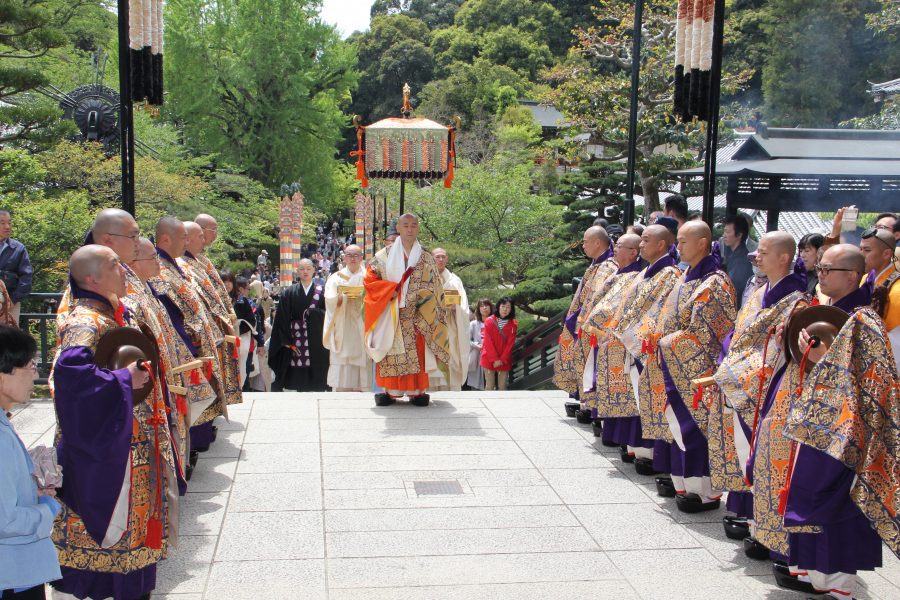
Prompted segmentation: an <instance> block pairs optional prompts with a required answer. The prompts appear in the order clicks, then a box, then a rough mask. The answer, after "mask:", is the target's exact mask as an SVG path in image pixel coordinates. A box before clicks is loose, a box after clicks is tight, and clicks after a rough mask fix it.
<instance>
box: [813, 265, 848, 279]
mask: <svg viewBox="0 0 900 600" xmlns="http://www.w3.org/2000/svg"><path fill="white" fill-rule="evenodd" d="M832 271H844V272H846V273H856V272H857V271H856V269H839V268H837V267H832V266H831V265H816V273H819V274H821V275H825V276H826V277H827V276H828V274H829V273H831V272H832Z"/></svg>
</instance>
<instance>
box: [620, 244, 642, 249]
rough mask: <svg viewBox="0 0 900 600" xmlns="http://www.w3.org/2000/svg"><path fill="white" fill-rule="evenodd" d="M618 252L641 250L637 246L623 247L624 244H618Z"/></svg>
mask: <svg viewBox="0 0 900 600" xmlns="http://www.w3.org/2000/svg"><path fill="white" fill-rule="evenodd" d="M616 250H640V248H638V247H636V246H623V245H622V244H616Z"/></svg>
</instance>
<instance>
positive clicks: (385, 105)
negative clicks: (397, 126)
mask: <svg viewBox="0 0 900 600" xmlns="http://www.w3.org/2000/svg"><path fill="white" fill-rule="evenodd" d="M428 36H429V30H428V26H427V25H426V24H425V23H424V22H423V21H420V20H419V19H416V18H413V17H409V16H406V15H405V14H394V15H390V16H376V17H373V18H372V23H371V26H370V28H369V30H368V31H366V32H365V33H361V34H354V35H353V36H352V37H351V38H350V41H351V42H353V43H355V44H356V47H357V50H358V54H359V67H358V68H359V72H360V81H359V90H358V91H357V93H356V94H355V95H354V100H353V105H352V106H351V110H352V112H353V113H354V114H358V115H360V116H361V117H362V119H363V123H371V122H373V121H377V120H378V119H383V118H385V117H396V116H399V113H400V108H401V105H402V104H403V96H402V90H403V84H404V83H409V85H410V87H411V88H412V90H413V93H414V94H417V93H419V92H420V91H421V90H422V88H424V87H425V84H427V83H428V82H430V81H431V79H432V77H433V73H434V55H433V54H432V51H431V48H430V47H429V46H428Z"/></svg>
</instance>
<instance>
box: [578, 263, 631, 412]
mask: <svg viewBox="0 0 900 600" xmlns="http://www.w3.org/2000/svg"><path fill="white" fill-rule="evenodd" d="M639 276H640V271H633V272H630V273H621V274H616V275H613V276H612V277H610V278H609V279H608V280H607V283H606V284H605V285H604V289H605V291H604V292H602V297H600V298H599V299H598V301H597V302H596V303H595V304H594V307H593V310H592V311H591V314H590V316H589V317H588V319H587V324H586V326H585V328H584V329H585V332H586V333H588V334H589V336H588V340H589V348H590V349H591V350H593V349H596V350H595V352H590V353H589V356H588V360H587V361H586V363H585V372H587V371H588V369H589V368H591V369H592V370H593V372H594V377H595V378H596V385H595V387H594V389H593V390H592V391H585V392H583V394H582V399H583V400H584V402H585V404H586V405H587V407H588V408H591V409H596V410H597V415H598V416H599V417H602V418H623V417H637V416H639V415H640V413H639V412H638V407H637V402H636V400H635V394H634V389H633V386H632V383H631V377H630V361H628V357H627V352H626V351H625V346H623V345H622V342H621V341H619V339H618V338H616V337H615V336H614V335H612V333H611V324H612V323H613V321H614V320H615V318H616V314H617V313H619V312H620V311H621V310H622V308H623V307H624V305H625V304H626V303H627V302H628V298H627V296H625V292H626V291H627V290H628V289H629V288H631V287H632V286H633V285H634V283H635V281H636V280H637V278H638V277H639ZM598 296H599V294H598ZM595 353H596V360H594V354H595ZM586 378H587V375H586V376H585V379H586ZM585 388H587V386H585Z"/></svg>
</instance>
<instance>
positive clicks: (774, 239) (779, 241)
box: [760, 231, 797, 257]
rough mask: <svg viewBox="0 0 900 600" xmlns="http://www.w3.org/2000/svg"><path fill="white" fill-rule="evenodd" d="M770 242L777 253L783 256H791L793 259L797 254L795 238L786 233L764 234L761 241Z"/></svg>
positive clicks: (770, 232)
mask: <svg viewBox="0 0 900 600" xmlns="http://www.w3.org/2000/svg"><path fill="white" fill-rule="evenodd" d="M763 239H765V240H768V241H769V244H771V245H772V249H773V250H774V251H775V252H778V253H781V254H790V255H791V257H793V256H794V255H795V254H796V253H797V242H796V241H795V240H794V236H792V235H791V234H789V233H788V232H786V231H769V232H768V233H765V234H763V236H762V238H760V241H762V240H763Z"/></svg>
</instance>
